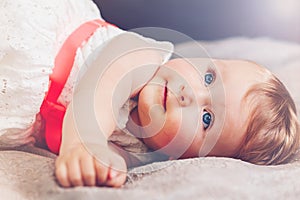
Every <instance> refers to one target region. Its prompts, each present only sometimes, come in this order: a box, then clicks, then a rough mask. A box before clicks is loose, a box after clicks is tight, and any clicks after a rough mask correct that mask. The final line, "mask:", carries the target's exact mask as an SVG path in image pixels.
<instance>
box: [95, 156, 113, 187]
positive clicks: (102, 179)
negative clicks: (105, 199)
mask: <svg viewBox="0 0 300 200" xmlns="http://www.w3.org/2000/svg"><path fill="white" fill-rule="evenodd" d="M94 166H95V171H96V180H97V185H105V183H106V181H107V178H108V171H109V166H108V163H107V162H103V161H99V160H97V159H96V158H94Z"/></svg>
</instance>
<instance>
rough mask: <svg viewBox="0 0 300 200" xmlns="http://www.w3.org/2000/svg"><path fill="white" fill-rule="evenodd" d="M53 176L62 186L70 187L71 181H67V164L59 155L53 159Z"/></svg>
mask: <svg viewBox="0 0 300 200" xmlns="http://www.w3.org/2000/svg"><path fill="white" fill-rule="evenodd" d="M55 176H56V178H57V181H58V182H59V184H60V185H61V186H62V187H70V186H71V183H70V182H69V178H68V172H67V166H66V164H65V162H63V161H62V160H61V159H60V157H58V158H57V159H56V161H55Z"/></svg>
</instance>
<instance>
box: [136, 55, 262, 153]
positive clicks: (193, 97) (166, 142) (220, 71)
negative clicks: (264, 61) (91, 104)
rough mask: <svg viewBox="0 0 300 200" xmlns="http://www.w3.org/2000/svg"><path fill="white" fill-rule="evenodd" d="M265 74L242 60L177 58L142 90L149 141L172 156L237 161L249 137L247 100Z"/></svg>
mask: <svg viewBox="0 0 300 200" xmlns="http://www.w3.org/2000/svg"><path fill="white" fill-rule="evenodd" d="M265 74H266V70H265V69H264V68H262V67H260V66H258V65H256V64H254V63H251V62H247V61H241V60H211V59H200V58H199V59H198V58H195V59H189V60H185V59H174V60H171V61H169V62H167V63H166V64H165V65H163V66H161V67H160V68H159V70H158V71H157V73H156V74H155V75H154V77H153V78H152V79H151V80H150V82H149V83H148V84H147V85H146V86H145V87H144V88H143V89H142V90H141V92H140V95H139V101H138V114H139V118H140V121H141V124H142V126H143V127H144V131H143V136H142V137H143V138H144V139H143V140H144V142H145V143H146V144H147V145H148V146H149V147H151V148H152V149H154V150H161V151H163V152H164V153H166V154H167V155H170V156H172V157H177V158H178V157H181V158H186V157H198V156H199V155H200V156H206V155H215V156H228V157H231V156H233V155H234V154H235V153H236V151H237V150H238V148H239V146H240V145H241V143H242V141H243V138H244V136H245V131H246V126H247V118H248V115H249V106H248V105H247V104H246V103H245V102H244V101H243V96H244V95H245V93H246V92H247V91H248V89H249V87H250V86H252V85H253V84H255V83H258V82H261V81H262V80H263V79H264V76H265Z"/></svg>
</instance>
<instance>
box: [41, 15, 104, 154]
mask: <svg viewBox="0 0 300 200" xmlns="http://www.w3.org/2000/svg"><path fill="white" fill-rule="evenodd" d="M108 25H110V24H109V23H107V22H105V21H102V20H100V19H96V20H92V21H88V22H86V23H84V24H82V25H81V26H80V27H78V28H77V29H76V30H75V31H74V32H73V33H72V34H71V35H70V36H69V37H68V38H67V39H66V41H65V42H64V44H63V45H62V47H61V49H60V51H59V52H58V54H57V56H56V58H55V66H54V68H53V73H52V74H51V75H50V86H49V90H48V92H47V94H46V96H45V99H44V101H43V103H42V105H41V108H40V113H41V115H42V117H43V120H44V122H45V139H46V143H47V146H48V148H49V150H50V151H51V152H53V153H55V154H58V153H59V148H60V144H61V138H62V125H63V119H64V115H65V112H66V107H65V106H64V105H62V104H60V103H58V98H59V96H60V94H61V92H62V90H63V88H64V86H65V84H66V82H67V79H68V77H69V74H70V72H71V69H72V66H73V65H74V60H75V56H76V51H77V49H78V48H80V47H81V46H82V45H83V43H84V42H86V41H87V40H88V39H89V38H90V37H91V36H92V35H93V34H94V33H95V31H96V30H97V29H98V28H99V27H107V26H108Z"/></svg>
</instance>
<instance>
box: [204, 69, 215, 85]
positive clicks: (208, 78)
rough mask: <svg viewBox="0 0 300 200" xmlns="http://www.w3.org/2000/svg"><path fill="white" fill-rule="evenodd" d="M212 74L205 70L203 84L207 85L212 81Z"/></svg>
mask: <svg viewBox="0 0 300 200" xmlns="http://www.w3.org/2000/svg"><path fill="white" fill-rule="evenodd" d="M214 79H215V77H214V74H213V73H211V72H207V73H206V74H205V76H204V82H205V85H206V86H208V85H210V84H211V83H212V82H214Z"/></svg>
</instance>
